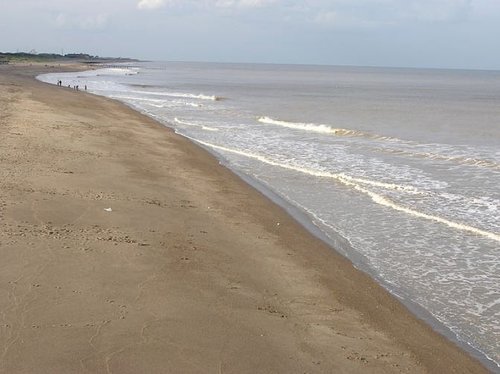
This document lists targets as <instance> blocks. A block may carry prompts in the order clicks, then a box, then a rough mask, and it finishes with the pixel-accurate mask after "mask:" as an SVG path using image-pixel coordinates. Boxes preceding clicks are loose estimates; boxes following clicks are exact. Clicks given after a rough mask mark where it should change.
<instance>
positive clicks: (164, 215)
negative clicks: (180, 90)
mask: <svg viewBox="0 0 500 374" xmlns="http://www.w3.org/2000/svg"><path fill="white" fill-rule="evenodd" d="M37 69H38V70H37ZM44 69H45V70H48V69H47V68H36V67H29V66H27V67H13V66H0V133H1V137H0V258H1V261H0V372H1V373H361V372H369V373H483V372H486V370H485V369H484V368H483V367H482V366H481V365H480V364H479V363H478V362H477V361H476V360H474V359H472V358H470V357H469V356H468V355H467V354H466V353H464V352H463V351H461V350H460V349H459V348H457V347H456V346H455V345H453V344H452V343H450V342H448V341H447V340H446V339H444V338H443V337H441V336H440V335H438V334H436V333H435V332H433V331H432V330H431V329H430V328H429V327H428V326H427V325H425V324H424V323H422V322H421V321H419V320H417V319H416V318H415V317H413V316H412V315H411V314H410V313H409V312H407V310H406V309H405V308H404V307H403V306H402V305H401V304H400V303H399V302H398V301H397V300H396V299H394V298H393V297H391V295H390V294H388V293H387V292H386V291H384V290H383V289H382V288H381V287H380V286H379V285H377V284H376V283H375V282H374V281H372V280H371V279H370V278H369V277H368V276H367V275H365V274H363V273H361V272H359V271H357V270H356V269H354V268H353V267H352V265H351V264H350V262H349V261H347V260H346V259H344V258H343V257H341V256H339V255H337V254H336V253H335V252H334V251H333V250H331V249H330V248H329V247H328V246H326V245H325V244H324V243H322V242H321V241H320V240H318V239H316V238H315V237H313V236H312V235H310V234H309V233H308V232H307V231H306V230H305V229H303V228H302V227H301V226H300V225H298V224H297V223H296V222H295V221H294V220H293V219H292V218H290V217H289V216H288V215H287V214H286V213H285V212H284V211H283V210H282V209H281V208H279V207H277V206H276V205H274V204H273V203H271V202H270V201H269V200H268V199H266V198H265V197H263V196H262V195H261V194H260V193H259V192H257V191H256V190H254V189H253V188H252V187H250V186H248V185H247V184H245V183H244V182H243V181H241V180H240V179H239V178H238V177H236V176H235V175H233V174H232V173H231V172H230V171H229V170H227V169H226V168H224V167H222V166H221V165H219V163H218V162H217V160H215V159H214V158H213V157H212V156H210V155H209V154H208V153H207V152H206V151H205V150H203V149H201V148H199V147H197V146H195V145H193V144H192V143H190V142H189V141H187V140H186V139H183V138H182V137H180V136H178V135H176V134H174V133H173V132H172V131H170V130H168V129H166V128H165V127H163V126H161V125H159V124H158V123H156V122H155V121H153V120H151V119H149V118H147V117H145V116H143V115H141V114H139V113H136V112H134V111H133V110H131V109H129V108H127V107H125V106H124V105H121V104H119V103H116V102H114V101H112V100H108V99H104V98H99V97H95V96H92V95H89V94H86V93H83V92H76V91H73V90H70V89H67V88H60V87H56V86H49V85H46V84H43V83H40V82H37V81H35V80H34V79H33V78H32V77H33V75H34V74H36V73H37V72H42V71H41V70H44Z"/></svg>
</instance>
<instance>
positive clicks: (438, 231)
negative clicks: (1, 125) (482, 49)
mask: <svg viewBox="0 0 500 374" xmlns="http://www.w3.org/2000/svg"><path fill="white" fill-rule="evenodd" d="M38 79H40V80H42V81H44V82H48V83H52V84H56V83H57V81H58V80H62V84H63V86H67V85H70V86H75V85H78V86H79V89H80V90H84V89H85V86H87V90H88V92H90V93H93V94H96V95H102V96H106V97H108V98H112V99H116V100H119V101H121V102H124V103H125V104H127V105H129V106H131V107H133V108H135V109H136V110H138V111H140V112H142V113H145V114H146V115H148V116H151V117H153V118H154V119H156V120H157V121H159V122H161V123H162V124H164V125H165V126H167V127H170V128H172V129H174V130H175V132H176V133H178V134H180V135H182V136H184V137H186V138H188V139H190V140H191V141H192V142H194V143H195V144H198V145H199V146H201V147H204V148H206V149H207V150H209V151H210V152H211V153H212V154H214V155H215V156H216V157H217V158H218V159H219V161H220V162H221V163H222V164H224V165H225V166H227V167H228V168H230V169H231V170H233V171H234V172H236V173H237V174H238V175H240V176H242V177H243V178H244V179H245V180H247V181H248V182H249V183H251V184H252V185H254V186H255V187H257V188H258V189H260V190H261V191H263V192H265V193H266V194H267V195H268V196H271V197H274V200H275V201H276V202H279V203H280V204H282V205H284V206H285V208H287V209H288V210H289V211H290V212H292V213H293V212H296V213H297V214H296V216H297V218H298V219H299V218H300V220H301V221H302V222H303V223H304V225H305V226H306V227H309V228H311V230H312V231H313V232H315V233H316V234H318V236H320V237H322V238H323V239H324V240H326V241H327V242H329V243H330V244H331V246H332V248H334V249H335V250H336V251H338V252H340V253H341V254H342V255H344V256H346V257H347V258H349V259H350V260H351V261H352V262H353V264H354V265H355V266H356V267H357V268H359V269H361V270H362V271H365V272H367V273H368V274H370V275H371V276H372V277H373V278H375V279H376V280H377V281H378V282H380V284H382V285H383V286H384V287H385V288H386V289H388V290H389V291H390V292H391V293H392V294H393V295H394V296H395V297H397V298H399V299H400V300H401V301H402V302H403V303H404V304H405V305H406V306H407V307H408V308H409V309H410V310H411V311H412V312H414V313H415V314H417V316H419V317H420V318H423V319H424V320H426V321H427V322H428V323H429V324H431V326H433V327H434V328H435V329H436V330H437V331H439V332H441V333H442V334H444V335H446V336H447V337H448V338H450V339H452V340H454V341H455V342H456V343H458V344H459V345H461V346H462V347H463V348H465V349H466V350H468V351H469V352H471V353H472V354H473V355H475V356H476V357H479V358H480V359H481V360H482V361H483V362H484V363H485V364H486V365H487V366H488V367H489V368H490V369H492V371H499V372H500V227H499V226H500V71H472V70H439V69H408V68H371V67H344V66H308V65H274V64H222V63H194V62H193V63H190V62H138V63H127V64H119V65H113V66H101V67H99V68H97V69H95V70H89V71H85V72H74V73H58V74H45V75H41V76H39V77H38ZM165 162H171V160H165Z"/></svg>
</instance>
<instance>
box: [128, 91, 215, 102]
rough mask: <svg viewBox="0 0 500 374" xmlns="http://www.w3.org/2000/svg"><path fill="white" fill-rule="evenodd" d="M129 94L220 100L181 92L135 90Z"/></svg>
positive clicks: (211, 96)
mask: <svg viewBox="0 0 500 374" xmlns="http://www.w3.org/2000/svg"><path fill="white" fill-rule="evenodd" d="M130 92H133V93H138V94H145V95H156V96H168V97H177V98H185V99H198V100H210V101H219V100H222V97H219V96H215V95H204V94H193V93H183V92H165V91H135V90H132V91H130Z"/></svg>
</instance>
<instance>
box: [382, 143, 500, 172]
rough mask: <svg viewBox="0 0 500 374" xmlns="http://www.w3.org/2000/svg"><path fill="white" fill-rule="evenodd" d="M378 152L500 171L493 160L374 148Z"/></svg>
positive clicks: (499, 164)
mask: <svg viewBox="0 0 500 374" xmlns="http://www.w3.org/2000/svg"><path fill="white" fill-rule="evenodd" d="M374 149H375V150H376V151H380V152H384V153H391V154H394V155H401V156H409V157H416V158H423V159H430V160H436V161H448V162H453V163H456V164H460V165H468V166H478V167H483V168H490V169H500V163H498V162H496V161H493V160H486V159H482V158H479V157H476V156H470V155H444V154H441V153H436V152H418V151H410V150H405V149H388V148H374Z"/></svg>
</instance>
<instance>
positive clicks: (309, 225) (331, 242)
mask: <svg viewBox="0 0 500 374" xmlns="http://www.w3.org/2000/svg"><path fill="white" fill-rule="evenodd" d="M118 102H120V101H118ZM120 103H121V102H120ZM122 104H123V103H122ZM124 105H126V104H124ZM127 106H128V105H127ZM131 108H132V109H133V110H136V111H137V112H139V113H141V114H144V115H145V116H148V114H147V113H143V112H142V111H140V110H138V109H136V108H134V107H132V106H131ZM148 117H150V116H148ZM150 118H152V119H153V120H156V119H154V118H153V117H150ZM156 121H158V120H156ZM158 122H160V121H158ZM160 123H161V122H160ZM161 124H162V125H163V126H166V127H167V128H168V129H170V130H172V131H174V125H172V124H163V123H161ZM176 134H177V135H179V136H182V137H184V136H183V135H182V134H178V133H176ZM184 138H186V139H188V140H190V138H189V137H184ZM193 144H195V145H197V146H199V147H201V148H203V149H205V150H206V151H207V152H208V153H210V154H211V155H212V156H213V157H214V158H215V159H217V160H218V161H219V163H220V164H221V165H222V166H224V167H226V168H227V169H228V170H230V171H231V172H232V173H233V174H235V175H237V176H238V177H239V178H240V179H241V180H243V181H244V182H245V183H247V184H248V185H249V186H251V187H252V188H254V189H255V190H257V191H258V192H260V193H261V194H262V195H263V196H264V197H265V198H267V199H269V200H270V202H271V203H272V204H275V205H277V206H279V207H280V208H281V209H283V210H284V211H285V212H286V213H287V214H288V215H289V216H290V217H291V218H292V219H294V220H295V221H296V222H297V223H298V224H299V225H300V226H302V227H303V228H304V229H305V230H306V231H307V232H309V233H310V234H311V235H312V236H314V237H315V238H317V239H319V240H320V241H322V242H324V243H325V244H326V245H327V246H328V247H329V248H330V249H331V250H332V251H333V252H335V253H336V254H337V255H339V256H342V257H343V258H345V259H346V260H347V261H349V262H350V263H351V264H352V265H353V267H354V268H355V269H356V270H359V271H361V272H362V273H364V274H366V275H368V276H369V277H370V278H371V279H373V280H374V281H375V282H376V283H377V284H378V285H380V286H381V287H382V288H383V289H384V290H385V291H387V292H388V293H389V294H390V295H391V296H392V297H394V298H395V299H397V300H398V301H399V302H400V303H401V304H403V305H404V306H405V307H406V308H407V310H408V311H409V312H410V313H411V314H412V315H413V316H414V317H415V318H417V319H419V320H421V321H423V322H424V323H425V324H427V325H428V326H429V327H431V328H432V330H433V331H435V332H436V333H438V334H440V335H442V336H443V337H445V338H446V339H447V340H449V341H450V342H451V343H453V344H455V345H456V346H457V347H459V348H460V349H462V350H463V351H464V352H467V353H468V354H469V355H470V356H471V357H473V358H475V359H477V360H478V361H479V362H481V363H482V364H483V365H484V366H485V367H486V368H488V369H489V370H491V371H492V372H495V371H497V370H500V364H496V362H495V361H493V360H492V359H491V358H489V357H488V355H486V354H485V353H484V352H482V351H481V350H480V349H479V348H476V347H475V346H473V345H472V344H470V343H469V342H467V341H465V340H461V339H459V337H458V336H457V334H456V333H455V332H454V331H452V330H451V329H450V328H448V327H447V326H446V325H445V324H444V323H442V322H441V321H439V320H438V319H437V318H436V317H435V316H434V315H433V314H432V313H430V312H429V311H427V310H426V309H425V308H423V307H422V306H420V305H419V304H417V303H416V302H414V301H413V300H411V299H410V298H409V297H407V296H400V295H399V294H398V291H399V290H397V289H394V288H393V287H391V285H390V284H388V283H387V282H386V281H385V280H384V279H383V278H381V277H380V276H378V275H377V274H376V273H375V272H374V271H372V270H371V269H370V268H369V266H368V265H367V264H366V260H365V259H364V258H363V257H362V256H361V255H360V254H358V253H351V254H349V253H347V251H346V250H342V251H341V250H339V248H340V247H341V246H342V247H344V246H346V247H349V248H351V244H350V243H349V242H348V240H347V239H346V238H344V237H342V236H341V235H340V234H336V235H337V236H338V237H337V238H331V237H329V236H328V235H326V234H325V233H324V232H323V231H322V230H321V229H320V228H319V227H318V226H317V225H316V224H315V223H314V222H313V219H312V217H310V216H309V215H308V214H307V212H304V211H302V210H301V209H300V207H297V206H295V205H293V204H291V203H289V202H288V201H286V200H285V199H284V198H283V197H281V196H280V195H278V194H276V193H275V192H274V191H272V190H271V189H269V188H268V187H267V186H265V185H264V184H262V183H260V182H259V181H257V180H255V179H252V178H251V177H250V176H248V175H246V174H243V173H241V172H239V171H237V170H236V169H233V168H231V167H230V165H229V164H228V163H227V162H224V161H223V160H221V159H219V158H218V157H217V155H216V154H215V153H214V152H212V150H211V149H210V148H209V147H205V146H203V145H200V144H197V143H196V142H193Z"/></svg>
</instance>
